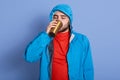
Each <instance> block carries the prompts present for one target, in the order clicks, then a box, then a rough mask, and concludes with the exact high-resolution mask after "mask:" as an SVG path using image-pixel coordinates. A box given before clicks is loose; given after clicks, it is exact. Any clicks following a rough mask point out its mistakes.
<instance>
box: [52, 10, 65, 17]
mask: <svg viewBox="0 0 120 80" xmlns="http://www.w3.org/2000/svg"><path fill="white" fill-rule="evenodd" d="M54 15H64V16H66V15H65V14H64V13H62V12H60V11H56V12H55V13H54Z"/></svg>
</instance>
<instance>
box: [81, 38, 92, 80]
mask: <svg viewBox="0 0 120 80" xmlns="http://www.w3.org/2000/svg"><path fill="white" fill-rule="evenodd" d="M84 41H85V45H86V46H85V57H84V68H83V71H84V75H83V76H84V80H94V68H93V61H92V54H91V49H90V43H89V40H88V38H87V37H85V39H84Z"/></svg>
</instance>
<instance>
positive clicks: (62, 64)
mask: <svg viewBox="0 0 120 80" xmlns="http://www.w3.org/2000/svg"><path fill="white" fill-rule="evenodd" d="M69 38H70V32H65V33H58V34H57V35H56V36H55V38H54V40H53V44H54V53H53V60H52V80H68V64H67V59H66V55H67V51H68V47H69Z"/></svg>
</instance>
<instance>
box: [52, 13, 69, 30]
mask: <svg viewBox="0 0 120 80" xmlns="http://www.w3.org/2000/svg"><path fill="white" fill-rule="evenodd" d="M53 20H60V21H61V22H62V23H63V26H62V27H61V28H60V30H59V31H60V32H66V31H69V24H70V21H69V17H68V16H66V15H65V14H64V13H62V12H60V11H56V12H55V14H54V15H53Z"/></svg>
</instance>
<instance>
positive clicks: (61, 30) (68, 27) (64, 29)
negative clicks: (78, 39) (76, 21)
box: [59, 26, 70, 32]
mask: <svg viewBox="0 0 120 80" xmlns="http://www.w3.org/2000/svg"><path fill="white" fill-rule="evenodd" d="M66 30H70V26H67V27H65V28H62V27H61V28H60V30H59V32H65V31H66Z"/></svg>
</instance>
